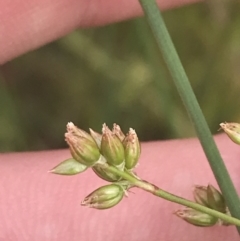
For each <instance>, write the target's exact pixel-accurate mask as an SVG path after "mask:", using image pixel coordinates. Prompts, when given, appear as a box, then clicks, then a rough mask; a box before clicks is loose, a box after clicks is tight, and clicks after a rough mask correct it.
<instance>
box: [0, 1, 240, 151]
mask: <svg viewBox="0 0 240 241" xmlns="http://www.w3.org/2000/svg"><path fill="white" fill-rule="evenodd" d="M239 10H240V4H239V2H238V1H230V0H229V1H218V0H211V1H207V3H205V4H203V3H202V4H196V5H192V6H187V7H183V8H179V9H175V10H171V11H167V12H165V13H164V18H165V21H166V24H167V26H168V29H169V31H170V34H171V36H172V38H173V41H174V43H175V45H176V48H177V51H178V53H179V55H180V58H181V60H182V62H183V65H184V67H185V69H186V72H187V74H188V76H189V79H190V81H191V84H192V86H193V89H194V91H195V93H196V95H197V98H198V100H199V103H200V105H201V107H202V110H203V112H204V115H205V116H206V119H207V122H208V124H209V126H210V128H211V130H212V132H213V133H216V132H217V129H218V128H219V123H220V122H223V121H235V122H240V112H239V103H240V81H239V78H240V67H239V66H240V14H239ZM68 121H73V122H74V123H75V124H76V125H78V126H79V127H81V128H83V129H86V130H87V129H88V128H89V127H91V128H93V129H95V130H96V131H100V130H101V125H102V123H104V122H106V123H107V124H108V125H109V126H111V125H112V124H113V123H115V122H116V123H118V124H120V125H121V126H122V128H123V130H124V131H127V129H128V128H129V127H133V128H135V129H136V131H137V133H138V135H139V137H140V139H141V140H143V141H146V140H157V139H169V138H183V137H190V136H195V133H194V130H193V127H192V125H191V123H190V122H189V120H188V116H187V114H186V111H185V109H184V107H183V105H182V103H181V100H180V98H179V96H178V94H177V91H176V90H175V87H174V85H173V82H172V81H171V78H170V75H169V73H168V70H167V69H166V67H165V64H164V61H163V60H162V58H161V53H160V52H159V51H158V49H157V46H156V43H155V41H154V39H153V37H152V34H151V32H150V30H149V28H148V25H147V23H146V21H145V20H144V19H143V18H141V19H135V20H131V21H127V22H123V23H118V24H114V25H110V26H106V27H101V28H96V29H88V30H79V31H75V32H74V33H72V34H70V35H68V36H66V37H65V38H63V39H60V40H59V41H57V42H54V43H52V44H49V45H47V46H45V47H43V48H41V49H38V50H36V51H33V52H31V53H28V54H26V55H25V56H21V57H19V58H18V59H15V60H13V61H12V62H9V63H7V64H5V65H4V66H2V67H1V76H0V151H27V150H40V149H53V148H62V147H65V146H66V144H65V142H64V137H63V134H64V132H65V126H66V123H67V122H68Z"/></svg>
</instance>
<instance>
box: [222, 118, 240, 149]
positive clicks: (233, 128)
mask: <svg viewBox="0 0 240 241" xmlns="http://www.w3.org/2000/svg"><path fill="white" fill-rule="evenodd" d="M220 126H221V128H222V129H223V130H224V131H225V132H226V134H227V135H228V137H229V138H230V139H231V140H232V141H233V142H234V143H236V144H238V145H240V124H239V123H227V122H225V123H221V124H220Z"/></svg>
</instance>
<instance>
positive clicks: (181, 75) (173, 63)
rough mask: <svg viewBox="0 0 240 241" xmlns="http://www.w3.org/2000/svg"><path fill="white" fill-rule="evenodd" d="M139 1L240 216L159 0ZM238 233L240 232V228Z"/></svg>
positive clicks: (234, 211)
mask: <svg viewBox="0 0 240 241" xmlns="http://www.w3.org/2000/svg"><path fill="white" fill-rule="evenodd" d="M139 2H140V4H141V6H142V8H143V10H144V12H145V16H146V18H147V21H148V23H149V25H150V27H151V29H152V32H153V34H154V36H155V39H156V41H157V44H158V47H159V49H160V50H161V52H162V55H163V58H164V59H165V62H166V64H167V66H168V69H169V71H170V74H171V76H172V78H173V81H174V84H175V86H176V88H177V90H178V92H179V95H180V97H181V99H182V101H183V103H184V105H185V108H186V109H187V112H188V115H189V117H190V119H191V121H192V122H193V125H194V127H195V130H196V133H197V136H198V138H199V140H200V142H201V145H202V148H203V150H204V152H205V155H206V157H207V159H208V162H209V164H210V166H211V168H212V171H213V173H214V176H215V178H216V180H217V182H218V185H219V187H220V189H221V191H222V194H223V196H224V198H225V200H226V203H227V206H228V207H229V210H230V212H231V214H232V216H234V217H236V218H238V219H240V201H239V197H238V195H237V192H236V190H235V188H234V185H233V183H232V180H231V178H230V176H229V173H228V171H227V169H226V167H225V164H224V162H223V160H222V158H221V156H220V153H219V150H218V149H217V146H216V144H215V142H214V140H213V137H212V134H211V132H210V130H209V127H208V125H207V122H206V120H205V118H204V116H203V113H202V111H201V108H200V106H199V104H198V102H197V99H196V96H195V94H194V92H193V90H192V87H191V85H190V83H189V80H188V77H187V75H186V73H185V71H184V68H183V66H182V64H181V61H180V59H179V57H178V54H177V52H176V50H175V48H174V45H173V42H172V40H171V37H170V35H169V33H168V30H167V28H166V25H165V23H164V20H163V18H162V15H161V12H160V10H159V8H158V6H157V4H156V2H155V0H139ZM238 232H239V233H240V228H238Z"/></svg>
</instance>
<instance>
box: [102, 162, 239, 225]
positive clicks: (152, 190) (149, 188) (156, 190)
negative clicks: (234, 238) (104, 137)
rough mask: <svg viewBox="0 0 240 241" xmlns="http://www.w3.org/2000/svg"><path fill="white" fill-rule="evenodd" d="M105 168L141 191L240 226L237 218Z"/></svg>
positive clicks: (108, 167) (115, 170) (113, 168)
mask: <svg viewBox="0 0 240 241" xmlns="http://www.w3.org/2000/svg"><path fill="white" fill-rule="evenodd" d="M104 168H105V169H106V170H107V171H108V172H111V173H114V174H117V175H119V176H121V177H122V178H124V179H125V180H127V181H129V182H130V183H131V184H133V185H134V186H136V187H139V188H141V189H143V190H145V191H147V192H150V193H152V194H153V195H155V196H158V197H161V198H163V199H166V200H168V201H171V202H174V203H178V204H181V205H184V206H187V207H189V208H193V209H195V210H197V211H200V212H203V213H207V214H209V215H212V216H214V217H216V218H219V219H221V220H223V221H226V222H228V223H230V224H233V225H236V226H240V220H239V219H236V218H234V217H231V216H228V215H226V214H224V213H221V212H218V211H216V210H213V209H210V208H207V207H205V206H202V205H200V204H198V203H195V202H192V201H189V200H187V199H184V198H181V197H178V196H176V195H173V194H171V193H169V192H166V191H164V190H162V189H160V188H158V187H157V186H155V185H153V184H151V183H149V182H146V181H143V180H139V179H137V178H136V177H134V176H133V175H131V174H129V173H127V172H123V171H120V170H119V169H117V168H116V167H113V166H108V165H106V166H105V167H104Z"/></svg>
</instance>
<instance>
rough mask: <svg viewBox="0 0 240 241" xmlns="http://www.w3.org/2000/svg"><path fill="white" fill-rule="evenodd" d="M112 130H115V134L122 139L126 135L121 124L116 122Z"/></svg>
mask: <svg viewBox="0 0 240 241" xmlns="http://www.w3.org/2000/svg"><path fill="white" fill-rule="evenodd" d="M112 132H113V134H115V135H116V136H117V137H118V138H119V139H120V141H123V140H124V138H125V135H124V134H123V132H122V130H121V128H120V126H119V125H117V124H115V123H114V124H113V130H112Z"/></svg>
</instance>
